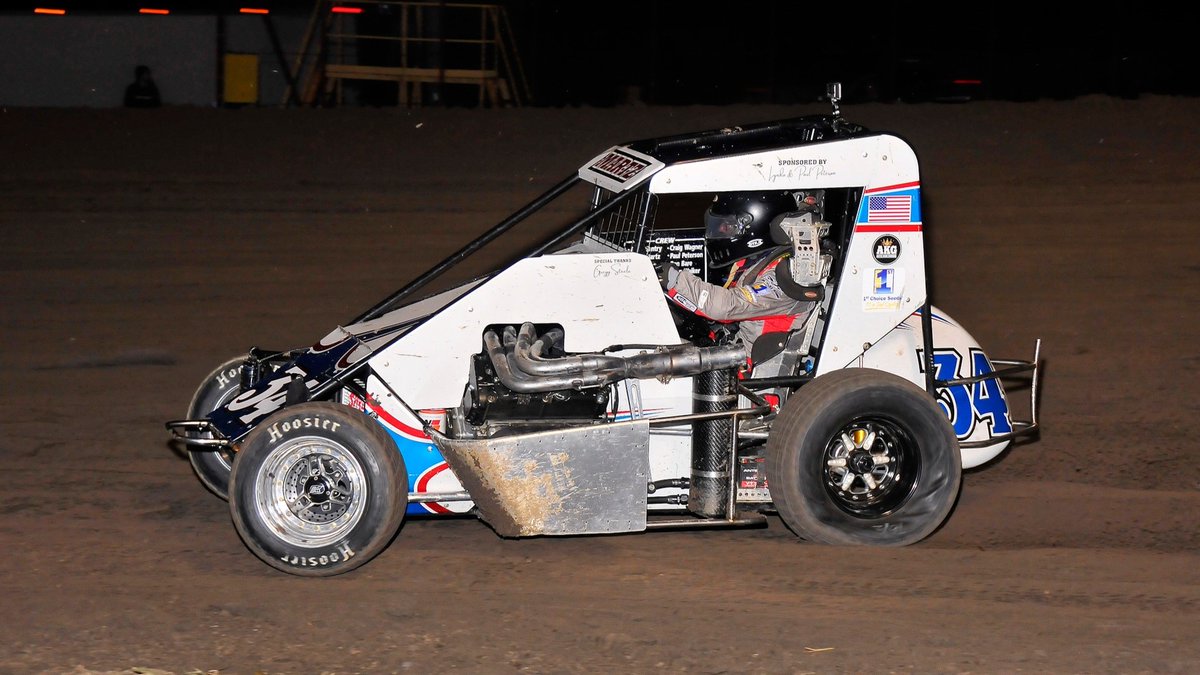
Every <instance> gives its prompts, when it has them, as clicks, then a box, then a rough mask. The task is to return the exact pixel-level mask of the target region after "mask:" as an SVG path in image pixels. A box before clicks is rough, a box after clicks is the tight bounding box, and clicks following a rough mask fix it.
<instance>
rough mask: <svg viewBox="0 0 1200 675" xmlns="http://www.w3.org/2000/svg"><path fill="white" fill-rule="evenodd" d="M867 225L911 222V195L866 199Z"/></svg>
mask: <svg viewBox="0 0 1200 675" xmlns="http://www.w3.org/2000/svg"><path fill="white" fill-rule="evenodd" d="M867 222H868V223H910V222H912V195H897V196H893V197H867Z"/></svg>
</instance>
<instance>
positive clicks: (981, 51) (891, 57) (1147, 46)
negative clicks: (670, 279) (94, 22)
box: [7, 0, 1200, 106]
mask: <svg viewBox="0 0 1200 675" xmlns="http://www.w3.org/2000/svg"><path fill="white" fill-rule="evenodd" d="M314 4H315V3H313V2H311V1H300V0H260V1H257V2H256V1H254V0H246V1H245V2H199V1H197V0H178V1H172V0H144V1H142V2H130V1H128V0H126V1H124V2H90V3H81V2H69V1H68V2H54V1H53V0H46V1H45V2H41V3H37V4H36V6H47V7H63V8H68V9H69V11H70V12H71V13H72V14H87V13H124V12H136V10H137V8H138V7H168V8H170V9H171V10H172V11H173V12H191V13H205V14H210V13H214V12H219V11H225V12H237V9H238V7H242V6H251V7H265V8H269V9H270V10H271V12H272V13H274V14H276V15H293V16H294V15H302V16H307V15H308V13H309V12H311V11H312V9H313V5H314ZM345 4H348V5H353V3H345ZM499 4H501V5H503V6H505V7H506V8H507V10H508V14H509V17H510V19H511V22H512V25H513V28H514V31H515V34H516V40H517V47H518V49H519V52H520V56H521V59H522V61H523V63H524V66H525V69H526V72H527V74H528V77H529V80H530V83H531V85H532V88H533V91H534V102H535V103H537V104H540V105H550V106H561V105H599V106H605V105H616V104H623V103H635V102H641V103H650V104H665V105H682V104H728V103H756V102H762V103H797V102H808V101H814V100H817V99H818V97H819V96H820V95H821V94H822V93H823V92H824V87H825V83H826V82H828V81H833V80H838V81H841V82H842V83H843V84H844V87H845V98H846V100H847V101H849V102H864V101H884V102H892V101H904V102H922V101H964V100H978V99H998V100H1011V101H1027V100H1036V99H1044V98H1051V99H1067V98H1072V97H1077V96H1082V95H1088V94H1107V95H1111V96H1119V97H1124V98H1135V97H1137V96H1139V95H1143V94H1176V95H1191V96H1194V95H1196V94H1198V93H1200V74H1198V69H1197V67H1196V66H1197V62H1198V61H1200V59H1197V58H1195V56H1194V42H1195V34H1196V27H1195V23H1194V21H1193V18H1194V17H1193V15H1194V14H1195V12H1190V13H1181V12H1180V11H1176V10H1167V9H1164V8H1163V7H1161V6H1159V5H1156V4H1147V3H1135V2H1129V1H1125V0H1113V1H1109V2H1098V3H1089V4H1087V5H1084V6H1082V7H1083V9H1080V8H1078V7H1076V6H1071V7H1065V6H1059V5H1056V4H1055V3H1035V2H1015V3H1011V2H1010V3H981V4H978V5H975V6H967V5H965V4H957V5H952V6H949V8H947V7H939V8H931V7H919V6H915V5H906V4H899V3H886V4H884V3H881V4H878V5H876V4H872V3H866V4H862V3H858V4H848V3H821V4H817V3H802V2H789V1H783V0H742V1H739V2H736V3H713V4H708V3H694V2H684V1H680V0H610V1H609V2H565V1H558V0H507V1H501V2H499ZM34 6H35V4H34V3H23V4H10V5H7V7H8V9H9V11H10V12H21V13H23V12H28V11H31V9H32V8H33V7H34ZM360 6H362V7H365V8H366V10H365V11H364V13H363V14H362V15H360V16H359V17H358V18H357V19H356V21H357V22H358V26H357V30H358V31H359V32H362V33H370V32H373V31H376V30H378V31H385V30H388V29H389V28H392V29H393V30H394V27H393V26H392V24H394V23H395V22H396V18H395V14H396V13H397V10H396V8H395V6H394V5H391V6H389V5H387V4H376V5H360ZM446 16H447V17H450V16H452V13H448V14H447V15H446ZM447 20H448V21H452V20H453V19H447ZM454 28H455V27H454V26H450V25H447V27H446V29H447V31H453V30H454ZM384 60H385V61H386V55H385V56H384ZM378 65H387V64H386V63H378ZM388 91H391V90H390V89H387V88H380V93H379V94H378V95H377V96H374V95H372V94H371V92H370V91H367V92H366V95H365V96H364V97H363V98H362V100H363V101H364V102H366V103H369V104H377V105H389V104H392V103H394V100H388V94H387V93H386V92H388ZM393 98H394V94H393ZM443 100H444V101H445V102H446V103H448V104H451V105H473V104H474V103H475V100H476V97H475V96H473V95H470V94H469V93H467V94H463V95H462V96H461V97H459V96H456V95H455V93H454V92H448V93H447V95H446V96H444V97H443Z"/></svg>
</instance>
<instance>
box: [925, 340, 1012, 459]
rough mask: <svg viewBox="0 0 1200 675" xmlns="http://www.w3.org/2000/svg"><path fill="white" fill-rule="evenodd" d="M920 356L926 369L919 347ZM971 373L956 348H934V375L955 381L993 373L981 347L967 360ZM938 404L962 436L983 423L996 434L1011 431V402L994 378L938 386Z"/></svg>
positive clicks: (960, 436) (966, 435)
mask: <svg viewBox="0 0 1200 675" xmlns="http://www.w3.org/2000/svg"><path fill="white" fill-rule="evenodd" d="M917 359H918V362H919V363H920V364H921V371H922V372H924V370H925V364H924V361H925V360H924V358H923V355H922V354H921V351H920V350H917ZM967 364H968V367H969V370H970V372H968V373H964V372H963V365H964V364H963V358H962V355H961V354H959V353H958V350H957V349H935V350H934V351H933V376H934V378H935V379H938V380H954V379H958V378H963V377H975V376H976V375H983V374H986V373H990V372H992V364H991V363H990V362H988V359H987V356H985V355H984V353H983V350H982V349H972V350H971V353H970V355H969V357H968V359H967ZM937 402H938V406H940V407H941V409H942V412H944V413H946V417H948V418H950V424H951V426H953V427H954V433H955V435H956V436H958V437H959V438H967V437H969V436H970V435H971V433H972V432H974V431H975V427H976V425H977V424H979V423H980V422H982V423H984V424H986V425H988V428H989V429H990V433H991V435H993V436H996V435H999V434H1007V433H1011V432H1012V422H1011V421H1010V420H1009V417H1008V401H1007V400H1005V398H1004V392H1003V390H1001V389H1000V384H999V383H998V382H997V381H996V380H995V379H986V380H981V381H979V382H974V383H972V384H958V385H955V386H953V387H945V388H943V389H938V399H937Z"/></svg>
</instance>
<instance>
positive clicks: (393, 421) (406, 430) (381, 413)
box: [367, 399, 429, 440]
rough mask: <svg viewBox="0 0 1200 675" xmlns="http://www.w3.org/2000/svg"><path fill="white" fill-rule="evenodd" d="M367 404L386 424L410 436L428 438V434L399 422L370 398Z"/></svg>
mask: <svg viewBox="0 0 1200 675" xmlns="http://www.w3.org/2000/svg"><path fill="white" fill-rule="evenodd" d="M367 406H368V407H369V408H371V411H372V412H374V413H375V414H376V415H379V416H380V417H381V418H383V421H384V422H387V423H388V424H390V425H392V426H394V427H396V428H397V429H399V430H400V431H402V432H404V433H406V434H408V435H410V436H416V437H417V438H424V439H426V440H428V439H429V434H426V433H425V432H424V431H422V430H421V429H414V428H413V427H410V426H408V425H407V424H405V423H404V422H401V421H400V420H398V419H396V418H395V417H392V415H391V414H390V413H388V411H386V410H384V409H383V408H382V407H380V406H378V405H376V404H375V403H373V402H371V400H370V399H368V400H367Z"/></svg>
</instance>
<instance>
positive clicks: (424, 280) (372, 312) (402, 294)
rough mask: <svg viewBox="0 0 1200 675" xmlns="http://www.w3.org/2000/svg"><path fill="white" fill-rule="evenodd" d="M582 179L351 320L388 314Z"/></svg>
mask: <svg viewBox="0 0 1200 675" xmlns="http://www.w3.org/2000/svg"><path fill="white" fill-rule="evenodd" d="M579 181H580V178H579V176H578V174H573V175H571V176H569V177H567V178H566V179H564V180H563V181H562V182H560V183H558V184H557V185H555V186H554V187H552V188H550V189H549V190H547V191H546V192H544V193H542V195H541V196H540V197H538V198H537V199H534V200H533V201H531V202H529V203H528V204H526V205H525V206H523V207H521V209H520V210H518V211H517V212H516V213H514V214H512V215H511V216H509V217H507V218H505V219H504V220H502V221H500V222H499V223H497V224H496V226H495V227H493V228H492V229H490V230H488V231H487V232H484V233H483V234H482V235H480V236H479V237H477V238H475V240H473V241H471V242H470V243H468V244H467V245H466V246H463V247H462V248H460V249H459V250H457V251H455V252H454V253H452V254H450V256H449V257H447V258H446V259H445V260H442V261H441V262H439V263H438V264H436V265H434V266H433V267H432V268H430V269H429V270H428V271H426V272H425V273H424V274H422V275H421V276H419V277H417V278H416V279H413V280H412V281H410V282H409V283H408V284H407V285H406V286H404V287H403V288H401V289H400V290H398V291H396V292H395V293H393V294H391V295H390V296H388V297H387V298H385V299H384V300H383V301H382V302H380V303H379V304H377V305H375V306H374V307H372V308H371V309H368V310H367V311H366V312H363V313H362V315H360V316H359V317H358V318H356V319H354V320H353V321H351V323H359V322H362V321H369V320H371V319H375V318H378V317H380V316H382V315H384V314H386V313H387V312H388V311H390V310H391V309H392V308H393V307H394V306H395V305H396V304H397V303H398V302H400V301H401V300H403V299H404V298H407V297H408V296H410V295H412V294H413V293H415V292H416V291H418V290H420V289H421V288H423V287H424V286H425V285H427V284H428V283H429V282H431V281H433V280H434V279H436V278H438V277H439V276H441V275H442V274H443V273H445V272H446V270H448V269H450V268H451V267H454V266H455V265H457V264H458V263H460V262H462V261H463V260H464V259H466V258H467V257H468V256H470V255H471V254H472V253H475V252H476V251H478V250H479V249H481V248H483V247H484V246H486V245H487V244H488V243H490V242H491V241H492V240H493V239H495V238H496V237H499V236H500V235H502V234H504V233H505V232H507V231H508V230H510V229H512V227H513V226H514V225H516V224H517V223H520V222H521V221H522V220H525V219H526V218H528V217H529V216H530V214H532V213H533V212H534V211H536V210H538V209H540V208H542V207H543V206H545V205H546V204H547V203H548V202H550V201H552V200H553V199H555V198H556V197H558V196H559V195H561V194H562V193H564V192H566V191H567V190H569V189H570V188H572V187H574V186H575V184H576V183H578V182H579ZM584 220H587V218H585V219H584ZM574 230H575V228H572V231H574ZM556 240H557V239H556Z"/></svg>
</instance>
